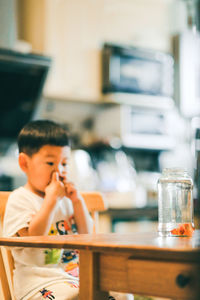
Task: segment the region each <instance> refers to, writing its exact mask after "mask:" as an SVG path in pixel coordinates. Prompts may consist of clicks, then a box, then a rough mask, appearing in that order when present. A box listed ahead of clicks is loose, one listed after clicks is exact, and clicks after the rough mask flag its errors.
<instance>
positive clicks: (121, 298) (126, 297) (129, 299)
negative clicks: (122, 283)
mask: <svg viewBox="0 0 200 300" xmlns="http://www.w3.org/2000/svg"><path fill="white" fill-rule="evenodd" d="M109 294H110V296H112V297H113V299H115V300H134V296H133V295H132V294H124V293H118V292H110V293H109ZM110 299H111V300H112V298H110Z"/></svg>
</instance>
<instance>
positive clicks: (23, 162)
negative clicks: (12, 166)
mask: <svg viewBox="0 0 200 300" xmlns="http://www.w3.org/2000/svg"><path fill="white" fill-rule="evenodd" d="M18 161H19V166H20V168H21V170H22V171H23V172H25V173H26V171H27V168H28V155H27V154H25V153H23V152H21V153H20V154H19V157H18Z"/></svg>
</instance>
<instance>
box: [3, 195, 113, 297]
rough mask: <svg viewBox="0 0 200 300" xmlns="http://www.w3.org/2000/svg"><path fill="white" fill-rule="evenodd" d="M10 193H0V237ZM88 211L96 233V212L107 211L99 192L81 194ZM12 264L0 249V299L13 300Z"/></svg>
mask: <svg viewBox="0 0 200 300" xmlns="http://www.w3.org/2000/svg"><path fill="white" fill-rule="evenodd" d="M10 193H11V192H2V191H0V235H2V227H3V219H4V214H5V209H6V204H7V200H8V197H9V195H10ZM81 195H82V197H83V199H84V201H85V203H86V206H87V208H88V211H89V212H90V214H91V216H92V218H93V220H94V232H96V231H98V212H100V211H104V210H106V209H107V205H106V202H105V199H104V198H103V196H102V194H101V193H99V192H81ZM13 269H14V263H13V258H12V255H11V251H10V250H8V249H7V248H5V247H1V249H0V299H1V300H15V297H14V291H13Z"/></svg>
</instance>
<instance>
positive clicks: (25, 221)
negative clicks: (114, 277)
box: [3, 120, 133, 300]
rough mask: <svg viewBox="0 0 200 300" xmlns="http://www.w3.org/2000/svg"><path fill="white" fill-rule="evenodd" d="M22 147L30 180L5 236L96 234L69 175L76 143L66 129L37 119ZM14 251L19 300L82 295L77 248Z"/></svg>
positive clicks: (13, 201)
mask: <svg viewBox="0 0 200 300" xmlns="http://www.w3.org/2000/svg"><path fill="white" fill-rule="evenodd" d="M18 148H19V158H18V160H19V166H20V168H21V169H22V171H23V172H24V173H25V174H26V177H27V182H26V184H25V186H24V187H20V188H18V189H16V190H15V191H13V192H12V194H11V195H10V197H9V199H8V203H7V206H6V212H5V216H4V226H3V235H4V236H29V235H30V236H37V235H38V236H39V235H50V234H52V235H54V234H55V235H56V234H72V233H73V234H76V233H92V229H93V221H92V218H91V217H90V215H89V213H88V210H87V207H86V205H85V202H84V200H83V198H82V197H81V195H80V193H79V192H78V191H77V189H76V188H75V186H74V185H73V183H71V182H69V181H68V179H67V166H68V162H69V155H70V147H69V138H68V135H67V132H66V131H65V130H64V128H63V127H62V126H61V125H59V124H57V123H55V122H52V121H48V120H37V121H32V122H30V123H28V124H27V125H25V126H24V128H23V129H22V130H21V131H20V133H19V136H18ZM12 255H13V258H14V261H15V270H14V289H15V296H16V299H17V300H39V299H40V300H41V299H51V300H53V299H56V300H77V299H78V292H79V289H78V287H79V280H78V275H79V274H78V255H77V253H76V251H74V250H59V249H46V250H44V249H28V248H21V249H19V248H16V249H13V250H12ZM113 295H115V297H116V300H117V299H121V300H122V299H128V298H127V297H126V296H128V295H122V294H120V293H113ZM130 296H131V295H130ZM118 297H119V298H118ZM109 299H114V298H113V297H112V296H110V297H109ZM129 299H133V298H132V296H131V298H129ZM85 300H87V299H85ZM114 300H115V299H114Z"/></svg>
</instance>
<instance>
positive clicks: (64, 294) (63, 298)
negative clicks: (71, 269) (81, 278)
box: [29, 282, 79, 300]
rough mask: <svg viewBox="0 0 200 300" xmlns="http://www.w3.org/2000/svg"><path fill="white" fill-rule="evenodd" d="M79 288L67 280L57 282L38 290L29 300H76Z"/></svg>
mask: <svg viewBox="0 0 200 300" xmlns="http://www.w3.org/2000/svg"><path fill="white" fill-rule="evenodd" d="M78 293H79V288H77V287H74V286H72V285H71V284H69V283H68V282H58V283H55V284H52V285H49V286H47V287H44V288H43V289H41V290H40V291H38V292H37V293H36V294H35V295H33V296H32V297H30V298H29V300H78Z"/></svg>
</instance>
